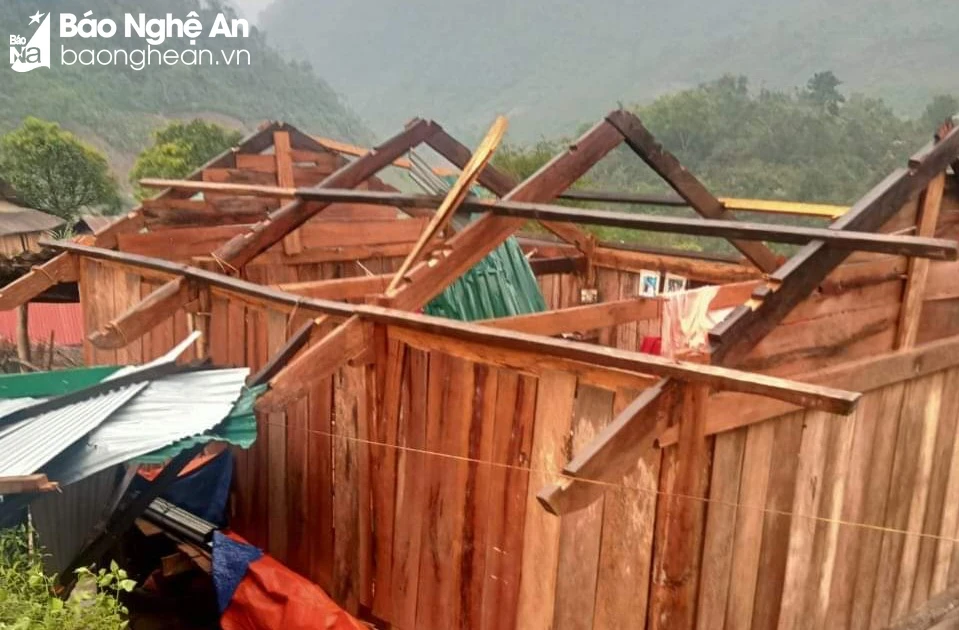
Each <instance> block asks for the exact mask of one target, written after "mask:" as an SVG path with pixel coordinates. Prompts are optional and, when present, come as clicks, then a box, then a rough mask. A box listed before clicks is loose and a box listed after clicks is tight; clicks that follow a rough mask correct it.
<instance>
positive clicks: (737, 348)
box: [710, 128, 959, 365]
mask: <svg viewBox="0 0 959 630" xmlns="http://www.w3.org/2000/svg"><path fill="white" fill-rule="evenodd" d="M957 153H959V128H957V129H954V130H952V132H950V133H949V135H948V136H946V137H945V138H943V140H942V141H941V142H939V143H938V144H937V145H936V146H935V148H934V149H933V150H932V151H931V152H929V153H928V154H926V155H925V157H924V159H923V160H922V162H921V163H919V164H917V165H916V166H915V167H914V168H910V169H904V168H901V169H897V170H896V171H894V172H893V173H891V174H890V175H889V176H888V177H886V178H885V179H884V180H883V181H882V182H880V183H879V184H877V185H876V187H875V188H873V189H872V190H871V191H870V192H869V193H867V194H866V196H864V197H863V198H862V199H860V200H859V201H858V202H857V203H856V204H855V205H854V206H853V207H852V208H851V209H850V210H849V212H847V213H846V214H844V215H843V216H842V217H841V218H839V219H837V220H836V221H835V222H833V224H832V225H831V226H830V228H831V229H835V230H859V231H874V230H877V229H879V227H881V226H882V225H883V224H884V223H886V221H888V220H889V219H890V218H891V217H892V216H893V215H895V214H896V213H897V212H898V211H899V210H900V209H901V208H902V207H903V206H904V205H905V203H906V202H907V201H908V200H909V198H910V197H911V196H912V195H913V194H915V193H917V192H918V191H919V190H921V189H922V188H925V187H926V186H928V184H929V182H930V181H932V179H933V178H934V177H936V176H937V175H939V174H940V173H942V172H943V171H944V170H945V168H946V166H947V165H948V164H949V163H950V162H951V161H952V160H953V159H955V156H956V154H957ZM848 255H849V252H848V251H846V250H841V249H836V248H833V247H829V246H828V245H826V244H825V243H823V242H821V241H814V242H812V243H809V244H808V245H806V246H805V247H803V249H802V250H800V251H799V253H797V254H796V255H794V256H793V257H792V258H790V259H789V260H788V261H787V262H786V263H785V264H784V265H783V266H782V267H780V268H779V269H777V270H776V272H775V273H773V274H772V275H771V276H770V282H769V283H767V284H766V285H764V286H760V287H759V288H757V290H756V293H754V298H755V303H754V304H751V305H748V306H743V307H740V308H739V309H737V310H736V311H734V312H733V313H732V315H730V316H729V317H728V318H727V319H726V320H725V321H724V322H722V323H721V324H720V325H719V326H717V327H716V329H714V330H713V332H712V333H711V334H710V338H711V340H712V342H713V344H714V346H715V347H714V351H713V360H714V361H716V362H720V363H723V364H727V365H734V364H735V363H736V362H737V361H740V360H742V359H743V358H744V357H745V356H746V355H747V354H748V353H749V351H750V350H751V349H752V348H753V347H754V346H755V345H756V344H757V343H759V341H760V340H761V339H762V338H763V337H765V336H766V334H768V333H769V332H770V331H771V330H772V329H773V328H775V327H776V326H777V325H778V324H779V322H780V321H782V319H783V318H784V317H785V316H786V315H787V314H788V313H789V312H790V311H791V310H792V309H793V308H794V307H795V306H796V305H797V304H799V302H801V301H802V300H803V299H804V298H805V297H807V296H808V295H810V294H811V293H812V292H813V291H814V290H815V289H816V287H818V286H819V284H820V283H822V281H823V280H824V279H825V278H826V276H827V275H828V274H829V273H830V272H831V271H832V270H833V269H835V268H836V267H837V266H838V265H839V264H840V263H841V262H842V261H843V260H844V259H845V258H846V257H847V256H848Z"/></svg>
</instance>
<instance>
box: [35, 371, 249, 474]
mask: <svg viewBox="0 0 959 630" xmlns="http://www.w3.org/2000/svg"><path fill="white" fill-rule="evenodd" d="M249 372H250V371H249V369H247V368H239V369H226V370H204V371H200V372H185V373H182V374H172V375H170V376H165V377H163V378H162V379H158V380H155V381H153V382H151V383H150V384H149V385H148V386H147V387H146V388H145V389H143V391H142V392H140V393H139V394H137V395H136V396H135V397H134V398H133V399H132V400H130V401H129V402H128V403H127V404H125V405H124V406H123V407H122V408H121V409H119V410H118V411H116V412H115V413H113V414H112V415H111V416H110V417H109V419H107V420H106V421H104V422H103V423H102V424H100V426H98V427H97V428H96V429H95V430H94V431H93V432H92V433H90V435H88V436H87V437H86V438H84V439H83V440H81V441H80V443H79V444H77V445H76V446H74V447H72V448H70V449H69V450H68V451H66V452H64V453H63V456H62V457H60V458H58V459H57V461H55V462H53V463H52V464H51V465H50V466H48V467H46V468H45V469H44V472H46V474H47V476H48V477H49V478H50V479H53V480H56V481H57V482H59V483H60V484H61V485H67V484H71V483H74V482H75V481H77V480H79V479H83V478H84V477H88V476H90V475H92V474H94V473H97V472H99V471H100V470H103V469H104V468H108V467H110V466H113V465H115V464H119V463H122V462H125V461H128V460H131V459H134V458H136V457H139V456H141V455H146V454H147V453H150V452H152V451H156V450H157V449H161V448H163V447H166V446H169V445H171V444H173V443H174V442H177V441H179V440H181V439H183V438H186V437H191V436H197V435H201V434H203V433H206V432H207V431H210V430H211V429H213V428H214V427H216V426H217V425H219V424H220V423H222V422H223V420H224V419H225V418H227V416H229V415H230V412H231V411H232V410H233V406H234V403H236V402H237V400H238V399H239V398H240V393H241V392H242V390H243V386H244V385H243V384H244V381H245V380H246V377H247V376H248V375H249Z"/></svg>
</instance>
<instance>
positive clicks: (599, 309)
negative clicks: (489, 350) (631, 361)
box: [478, 297, 662, 337]
mask: <svg viewBox="0 0 959 630" xmlns="http://www.w3.org/2000/svg"><path fill="white" fill-rule="evenodd" d="M661 313H662V300H661V299H659V298H648V297H638V298H632V299H628V300H618V301H616V302H602V303H600V304H588V305H584V306H573V307H570V308H564V309H559V310H555V311H545V312H542V313H531V314H529V315H516V316H514V317H501V318H499V319H487V320H483V321H481V322H478V323H479V324H483V325H485V326H490V327H492V328H499V329H502V330H516V331H519V332H524V333H531V334H535V335H545V336H547V337H552V336H554V335H559V334H561V333H568V332H585V331H588V330H596V329H597V328H609V327H610V326H618V325H619V324H625V323H627V322H635V321H639V320H643V319H656V318H658V317H659V316H660V315H661Z"/></svg>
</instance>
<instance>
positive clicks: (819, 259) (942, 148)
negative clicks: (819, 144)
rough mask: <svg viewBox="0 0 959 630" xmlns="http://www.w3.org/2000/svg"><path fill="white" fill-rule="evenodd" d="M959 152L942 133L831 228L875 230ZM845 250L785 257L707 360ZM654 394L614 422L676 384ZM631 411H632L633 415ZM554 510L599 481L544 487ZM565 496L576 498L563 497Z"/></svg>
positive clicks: (736, 343)
mask: <svg viewBox="0 0 959 630" xmlns="http://www.w3.org/2000/svg"><path fill="white" fill-rule="evenodd" d="M957 154H959V133H957V131H956V130H955V129H953V130H951V131H950V132H949V133H948V134H945V135H944V137H942V139H941V140H940V141H939V142H938V143H936V144H935V145H934V146H932V147H930V148H928V149H927V150H926V151H924V152H922V153H921V155H919V156H918V157H917V156H914V158H913V159H912V160H911V161H910V164H909V168H908V169H899V170H897V171H895V172H894V173H892V174H891V175H890V176H889V177H887V178H886V179H885V180H883V181H882V182H881V183H880V184H879V185H877V186H876V187H875V188H874V189H873V190H872V191H870V192H869V193H868V194H867V195H866V196H865V197H863V198H862V200H860V201H859V202H858V203H857V204H856V205H854V206H853V207H852V208H851V209H850V210H849V211H848V212H847V213H845V214H844V215H843V216H842V217H841V218H839V219H837V220H836V221H835V222H833V224H832V225H831V226H830V228H831V229H834V230H858V231H875V230H877V229H879V227H881V226H882V225H883V224H884V223H886V221H888V220H889V219H890V218H891V217H892V216H893V215H895V213H896V212H898V211H899V210H900V209H901V208H902V206H903V205H904V204H905V202H906V201H907V200H908V199H909V197H910V196H912V195H913V194H916V193H917V192H918V191H919V190H921V189H922V188H924V187H926V186H927V185H929V183H930V181H931V180H932V179H933V178H935V177H936V176H937V175H939V174H940V173H942V172H943V171H944V170H945V168H946V167H947V166H948V165H949V164H950V163H951V162H952V161H953V160H954V159H955V157H956V155H957ZM848 255H849V252H848V251H846V250H842V249H837V248H834V247H830V246H829V245H827V244H826V243H824V242H822V241H813V242H811V243H809V244H808V245H806V246H805V247H804V248H803V249H802V250H801V251H800V252H799V253H798V254H796V255H795V256H793V257H792V258H791V259H789V260H788V261H787V262H786V263H785V264H784V265H782V266H781V267H780V268H779V269H778V270H776V272H775V273H774V274H772V276H771V282H770V283H760V285H759V286H758V287H757V288H756V289H755V290H754V292H753V299H752V300H751V303H750V304H747V305H745V306H740V307H738V308H737V309H736V310H734V311H733V313H732V314H731V315H730V317H728V318H727V319H726V320H725V321H724V322H723V323H722V324H720V326H718V327H717V329H714V331H713V334H712V335H711V339H712V342H713V344H712V346H713V347H712V353H711V360H712V362H713V363H714V364H716V365H735V364H736V363H737V362H738V361H740V360H742V358H743V357H745V356H746V354H747V353H748V352H749V351H750V350H751V349H752V348H753V347H754V346H755V345H756V344H757V343H759V341H761V340H762V338H763V337H765V336H766V334H768V333H769V332H770V331H771V330H772V329H773V328H775V326H777V325H778V324H779V322H780V321H782V319H783V318H784V317H785V316H786V315H787V314H788V313H789V312H790V311H791V310H792V309H793V307H795V306H796V305H797V304H799V302H801V301H802V300H803V299H805V298H806V297H807V296H809V295H810V294H811V293H812V292H813V291H814V290H815V289H816V287H817V286H819V284H820V283H821V282H822V281H823V279H824V278H825V277H826V276H827V275H828V274H829V273H830V272H831V271H832V270H833V269H835V268H836V267H837V266H838V265H839V264H840V263H841V262H842V261H843V260H844V259H845V258H846V257H847V256H848ZM655 387H656V390H657V395H655V396H652V397H651V398H650V399H647V400H645V402H644V404H643V405H642V409H632V410H627V411H631V415H627V414H626V413H625V412H624V413H623V414H621V415H620V416H618V417H617V418H616V419H615V420H614V421H613V422H614V424H615V423H625V424H631V423H640V424H642V423H643V422H644V421H645V422H646V423H648V422H649V420H648V419H649V418H650V417H653V416H654V415H655V414H656V413H658V412H660V410H662V409H663V408H665V407H664V405H667V404H668V396H667V394H670V395H672V394H676V393H677V390H678V384H677V382H676V381H674V380H673V379H668V378H667V379H663V380H662V381H660V382H659V383H657V385H656V386H655ZM632 412H635V413H632ZM634 446H635V447H637V448H636V449H634V450H633V451H632V453H633V457H632V461H635V460H636V459H637V458H638V457H640V455H641V451H640V450H638V449H639V448H641V447H642V446H643V443H635V444H634ZM622 472H623V470H622V469H618V468H617V467H616V466H607V467H605V468H604V469H603V471H602V473H601V474H600V476H599V478H600V479H608V478H615V477H616V475H618V474H622ZM543 493H544V496H548V497H550V499H551V501H552V502H553V505H554V506H555V509H558V510H562V509H563V506H565V505H573V506H577V507H581V506H583V505H588V504H589V502H590V501H591V500H595V499H596V498H597V497H599V496H600V495H601V494H602V488H601V487H600V486H598V485H597V484H589V483H586V482H578V481H575V480H574V481H572V482H571V483H569V484H567V485H566V486H565V487H562V488H558V489H557V488H549V487H547V488H544V490H543ZM564 494H568V495H569V496H570V497H574V498H575V500H572V499H570V500H566V499H565V498H564Z"/></svg>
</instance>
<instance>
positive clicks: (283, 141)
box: [273, 131, 303, 254]
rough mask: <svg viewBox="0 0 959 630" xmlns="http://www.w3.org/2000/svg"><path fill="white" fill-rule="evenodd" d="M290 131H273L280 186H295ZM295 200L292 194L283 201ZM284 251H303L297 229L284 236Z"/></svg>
mask: <svg viewBox="0 0 959 630" xmlns="http://www.w3.org/2000/svg"><path fill="white" fill-rule="evenodd" d="M290 151H292V147H291V146H290V132H288V131H274V132H273V152H274V158H275V160H276V184H277V186H280V187H287V188H290V187H295V186H296V183H295V182H294V181H293V156H292V155H291V154H290ZM294 200H295V196H294V195H290V196H289V197H286V198H284V199H283V200H282V202H283V203H285V204H286V203H290V202H292V201H294ZM283 251H284V252H285V253H286V254H299V253H300V252H301V251H303V243H302V242H301V241H300V233H299V232H298V231H296V230H293V231H291V232H289V233H288V234H287V235H286V236H284V237H283Z"/></svg>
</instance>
